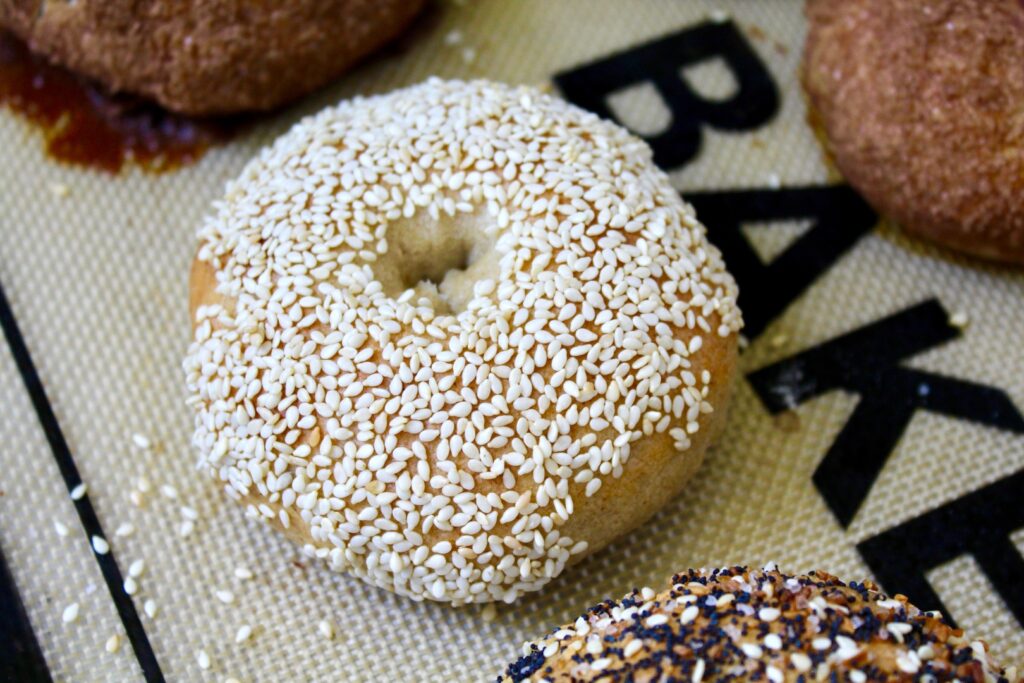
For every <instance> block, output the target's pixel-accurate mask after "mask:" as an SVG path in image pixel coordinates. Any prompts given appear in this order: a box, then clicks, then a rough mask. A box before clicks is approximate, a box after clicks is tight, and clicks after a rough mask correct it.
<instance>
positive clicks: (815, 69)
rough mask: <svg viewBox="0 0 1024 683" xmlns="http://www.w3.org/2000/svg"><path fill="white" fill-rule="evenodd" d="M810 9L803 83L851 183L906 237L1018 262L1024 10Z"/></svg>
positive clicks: (906, 0)
mask: <svg viewBox="0 0 1024 683" xmlns="http://www.w3.org/2000/svg"><path fill="white" fill-rule="evenodd" d="M806 10H807V18H808V34H807V42H806V46H805V49H804V66H803V81H804V86H805V88H806V90H807V93H808V95H809V99H810V103H811V105H812V107H813V118H814V120H815V121H816V123H818V124H820V127H821V129H822V132H823V133H824V134H825V138H826V139H827V142H828V148H829V151H830V152H831V155H832V157H833V158H834V160H835V163H836V166H838V168H839V170H840V171H842V173H843V175H844V176H845V177H846V178H847V180H849V181H850V184H852V185H853V186H854V187H855V188H857V191H858V192H860V193H861V194H863V195H864V197H865V199H867V200H868V201H869V202H871V204H872V205H873V206H874V207H875V208H876V209H878V210H879V211H880V212H881V213H883V214H885V215H887V216H889V217H891V218H893V219H894V220H895V221H896V222H897V223H899V224H900V225H901V226H902V227H903V228H905V229H906V230H907V231H909V232H911V233H914V234H916V235H918V236H921V237H925V238H927V239H930V240H933V241H935V242H938V243H940V244H943V245H945V246H947V247H950V248H952V249H957V250H960V251H964V252H967V253H970V254H974V255H977V256H981V257H984V258H989V259H995V260H1000V261H1007V262H1012V263H1017V264H1024V58H1022V55H1024V3H1022V2H1020V0H927V1H926V2H922V1H921V0H810V1H809V2H808V3H807V5H806Z"/></svg>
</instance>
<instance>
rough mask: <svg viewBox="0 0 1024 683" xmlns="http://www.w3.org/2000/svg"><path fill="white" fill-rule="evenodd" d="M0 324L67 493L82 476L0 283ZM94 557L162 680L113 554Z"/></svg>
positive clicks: (91, 514) (80, 507)
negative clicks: (125, 590)
mask: <svg viewBox="0 0 1024 683" xmlns="http://www.w3.org/2000/svg"><path fill="white" fill-rule="evenodd" d="M0 327H3V330H4V336H5V337H6V338H7V345H8V346H9V347H10V349H11V354H12V355H13V356H14V362H15V363H16V364H17V366H18V372H19V373H20V374H21V380H22V382H24V384H25V390H26V391H28V394H29V397H30V398H31V399H32V406H33V407H34V408H35V411H36V416H37V417H38V418H39V423H40V424H41V425H42V427H43V432H44V433H45V434H46V440H47V441H48V442H49V443H50V450H51V451H52V452H53V458H54V460H56V461H57V467H58V468H60V473H61V476H62V477H63V478H64V485H65V486H67V489H68V492H69V493H70V492H71V491H72V490H73V489H74V488H75V487H76V486H78V485H79V484H81V483H82V478H81V477H80V476H79V474H78V468H77V467H76V466H75V459H74V457H73V456H72V455H71V449H70V448H68V444H67V441H65V440H64V434H63V432H61V429H60V424H59V423H58V422H57V416H56V415H55V414H54V412H53V407H52V406H51V405H50V401H49V399H48V398H47V397H46V391H45V390H44V389H43V383H42V381H41V380H40V379H39V373H38V372H37V371H36V366H35V363H33V362H32V356H31V355H30V354H29V351H28V346H26V344H25V338H24V337H22V335H21V330H20V329H18V323H17V321H16V320H15V319H14V313H13V311H12V310H11V306H10V303H8V301H7V295H6V294H5V293H4V289H3V285H2V284H0ZM73 502H74V505H75V510H76V511H77V512H78V518H79V520H81V522H82V527H83V528H84V529H85V533H86V536H87V537H88V538H89V539H90V541H91V539H92V537H93V536H100V537H101V538H104V539H105V538H106V534H104V533H103V526H102V525H101V524H100V520H99V517H97V516H96V510H94V509H93V507H92V503H91V502H90V501H89V496H88V495H85V496H82V497H81V498H80V499H79V500H76V501H73ZM93 557H95V558H96V563H97V564H99V566H100V571H101V572H102V573H103V579H104V581H106V584H107V590H109V591H110V597H111V598H112V599H113V601H114V606H115V607H116V608H117V613H118V615H119V616H120V617H121V623H122V624H123V625H124V629H125V633H126V634H127V635H128V640H129V642H131V644H132V648H133V649H134V650H135V658H136V659H137V660H138V661H139V666H141V667H142V673H143V674H144V675H145V677H146V680H147V681H149V682H150V683H153V682H158V681H159V682H162V681H163V680H164V676H163V673H162V672H161V671H160V664H159V663H158V662H157V661H156V655H154V654H153V648H152V646H151V645H150V643H149V638H148V637H147V636H146V630H145V629H144V628H143V627H142V622H141V621H140V620H139V613H138V612H137V611H136V610H135V604H134V603H133V602H132V599H131V597H130V596H128V594H126V593H125V592H124V587H123V586H124V577H123V575H122V574H121V570H120V569H119V568H118V566H117V560H116V559H115V558H114V553H113V552H112V551H111V552H107V553H105V554H102V555H101V554H99V553H96V552H94V553H93Z"/></svg>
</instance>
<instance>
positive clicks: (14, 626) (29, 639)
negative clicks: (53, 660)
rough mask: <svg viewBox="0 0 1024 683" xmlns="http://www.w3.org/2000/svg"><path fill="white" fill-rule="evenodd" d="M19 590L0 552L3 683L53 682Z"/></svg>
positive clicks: (0, 671) (0, 672)
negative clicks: (25, 682)
mask: <svg viewBox="0 0 1024 683" xmlns="http://www.w3.org/2000/svg"><path fill="white" fill-rule="evenodd" d="M52 680H53V678H52V677H51V676H50V670H49V668H47V666H46V658H45V657H43V651H42V650H41V649H40V648H39V641H38V640H36V634H35V632H34V631H33V630H32V623H31V622H30V621H29V620H28V613H27V612H26V611H25V605H24V604H23V603H22V602H21V596H20V595H18V587H17V586H16V585H15V584H14V577H13V576H11V570H10V569H8V567H7V561H6V560H5V559H4V555H3V552H2V551H0V681H4V683H7V682H8V681H10V682H11V683H16V682H20V681H39V682H40V683H43V682H44V681H45V682H49V681H52Z"/></svg>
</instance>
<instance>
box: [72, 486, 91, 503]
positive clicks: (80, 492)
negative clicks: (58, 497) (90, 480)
mask: <svg viewBox="0 0 1024 683" xmlns="http://www.w3.org/2000/svg"><path fill="white" fill-rule="evenodd" d="M88 491H89V486H88V485H87V484H85V483H84V482H83V483H81V484H79V485H78V486H76V487H75V488H73V489H71V500H82V498H84V497H85V494H86V493H88Z"/></svg>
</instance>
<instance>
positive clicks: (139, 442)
mask: <svg viewBox="0 0 1024 683" xmlns="http://www.w3.org/2000/svg"><path fill="white" fill-rule="evenodd" d="M132 442H133V443H134V444H135V445H136V446H137V447H139V448H141V449H143V450H147V449H149V448H150V447H151V446H152V445H153V444H152V443H150V441H149V439H148V438H146V437H145V436H143V435H142V434H132Z"/></svg>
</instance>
